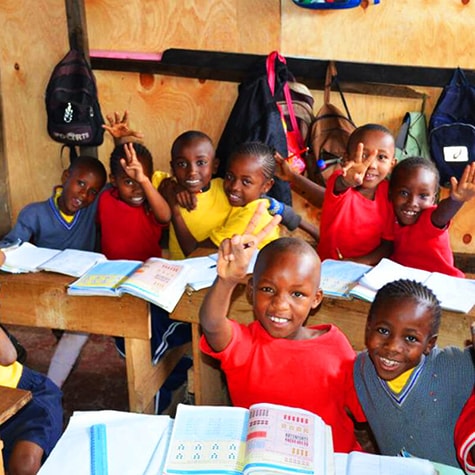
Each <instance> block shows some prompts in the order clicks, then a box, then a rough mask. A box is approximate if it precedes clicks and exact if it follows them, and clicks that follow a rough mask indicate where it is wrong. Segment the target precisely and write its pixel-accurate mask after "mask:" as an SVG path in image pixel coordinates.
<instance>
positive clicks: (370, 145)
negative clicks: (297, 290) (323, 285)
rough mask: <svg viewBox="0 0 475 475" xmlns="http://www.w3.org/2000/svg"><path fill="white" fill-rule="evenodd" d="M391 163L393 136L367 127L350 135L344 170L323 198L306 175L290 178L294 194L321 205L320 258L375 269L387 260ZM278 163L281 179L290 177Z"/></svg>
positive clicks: (332, 179)
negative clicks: (388, 179) (338, 260)
mask: <svg viewBox="0 0 475 475" xmlns="http://www.w3.org/2000/svg"><path fill="white" fill-rule="evenodd" d="M395 163H396V159H395V145H394V138H393V136H392V134H391V132H390V131H389V130H388V129H387V128H386V127H383V126H382V125H379V124H366V125H363V126H361V127H358V128H357V129H355V130H354V131H353V132H352V134H351V135H350V138H349V140H348V150H347V154H346V156H345V159H344V163H343V165H344V166H343V168H342V169H341V170H336V171H335V172H334V173H333V174H332V175H331V177H330V178H329V179H328V183H327V188H326V190H325V195H324V198H323V200H322V197H321V195H322V188H321V187H320V186H318V185H316V184H314V183H311V182H310V180H309V179H308V178H305V177H300V178H298V181H296V180H297V178H296V177H295V176H294V175H292V176H293V178H292V179H291V183H292V184H294V183H295V185H296V186H295V187H293V189H295V191H296V192H297V193H299V192H300V193H301V194H302V196H304V197H305V198H306V199H308V200H309V201H310V202H311V203H313V204H316V205H318V204H321V203H323V207H322V214H321V219H320V241H319V244H318V246H317V251H318V255H319V256H320V258H321V259H322V260H325V259H349V260H353V261H356V262H361V263H364V264H370V265H374V264H377V263H378V262H379V261H380V260H381V258H383V257H389V255H390V253H391V250H392V242H391V241H392V239H393V235H392V220H393V214H392V209H391V204H390V202H389V200H388V182H387V180H386V178H387V176H388V175H389V173H390V172H391V170H392V167H393V166H394V164H395ZM279 164H280V172H279V176H281V177H284V178H285V176H287V177H289V176H290V175H289V172H288V171H287V172H286V166H285V163H284V162H283V160H282V159H280V161H279ZM282 174H283V175H282ZM287 179H289V178H287ZM309 182H310V183H309Z"/></svg>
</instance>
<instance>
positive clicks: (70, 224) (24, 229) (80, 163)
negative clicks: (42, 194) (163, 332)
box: [2, 156, 107, 387]
mask: <svg viewBox="0 0 475 475" xmlns="http://www.w3.org/2000/svg"><path fill="white" fill-rule="evenodd" d="M106 179H107V173H106V170H105V168H104V165H103V164H102V163H101V162H100V161H99V160H98V159H97V158H94V157H88V156H80V157H78V158H76V159H75V160H73V161H72V163H71V164H70V166H69V167H68V169H66V170H64V171H63V173H62V176H61V185H59V186H56V187H55V188H54V190H53V195H52V196H51V197H50V198H49V199H48V200H46V201H41V202H37V203H31V204H29V205H27V206H25V207H24V208H23V209H22V210H21V211H20V213H19V215H18V219H17V221H16V223H15V226H14V227H13V229H12V230H11V231H10V232H9V233H8V234H7V235H6V236H5V238H4V240H3V241H2V242H4V241H5V242H15V241H17V240H18V239H19V240H20V241H22V242H26V241H29V242H32V243H33V244H35V245H36V246H40V247H48V248H51V249H59V250H63V249H68V248H71V249H80V250H83V251H94V250H95V247H96V224H95V219H96V209H97V200H96V197H97V196H98V195H99V192H100V191H101V189H102V188H103V186H104V184H105V183H106ZM87 338H88V336H87V335H86V334H84V333H78V332H64V333H63V334H62V336H61V339H60V340H59V342H58V345H57V346H56V349H55V352H54V354H53V357H52V359H51V362H50V367H49V370H48V376H49V377H50V378H51V379H52V380H53V382H54V383H56V385H57V386H58V387H61V386H62V384H63V383H64V381H65V380H66V378H67V377H68V375H69V373H70V371H71V369H72V367H73V364H74V362H75V361H76V359H77V357H78V355H79V353H80V351H81V348H82V347H83V346H84V344H85V343H86V341H87Z"/></svg>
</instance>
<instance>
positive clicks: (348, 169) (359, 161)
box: [342, 142, 378, 188]
mask: <svg viewBox="0 0 475 475" xmlns="http://www.w3.org/2000/svg"><path fill="white" fill-rule="evenodd" d="M377 154H378V150H377V149H374V150H371V151H370V152H369V153H367V154H365V153H364V144H363V143H362V142H360V143H359V144H358V145H357V147H356V151H355V153H354V155H353V156H351V157H350V158H349V160H347V161H345V162H344V164H343V166H342V171H343V183H344V185H346V186H347V187H349V188H353V187H355V186H360V185H361V184H362V183H363V180H364V176H365V174H366V172H367V170H368V168H369V167H370V166H371V164H372V163H373V161H374V159H375V158H376V156H377Z"/></svg>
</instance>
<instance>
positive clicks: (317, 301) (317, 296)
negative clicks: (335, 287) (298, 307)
mask: <svg viewBox="0 0 475 475" xmlns="http://www.w3.org/2000/svg"><path fill="white" fill-rule="evenodd" d="M322 300H323V290H322V289H318V290H317V292H316V293H315V295H314V296H313V302H312V308H317V307H318V306H319V305H320V303H321V301H322Z"/></svg>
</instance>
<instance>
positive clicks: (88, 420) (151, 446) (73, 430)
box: [38, 411, 173, 475]
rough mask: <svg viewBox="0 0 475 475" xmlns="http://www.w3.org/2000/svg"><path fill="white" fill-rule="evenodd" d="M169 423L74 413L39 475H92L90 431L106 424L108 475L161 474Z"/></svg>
mask: <svg viewBox="0 0 475 475" xmlns="http://www.w3.org/2000/svg"><path fill="white" fill-rule="evenodd" d="M172 422H173V421H172V419H170V417H169V416H156V415H148V414H135V413H131V412H120V411H85V412H74V414H73V416H72V417H71V419H70V420H69V424H68V426H67V428H66V430H65V432H64V433H63V435H62V436H61V438H60V439H59V441H58V443H57V444H56V446H55V448H54V449H53V451H52V452H51V454H50V456H49V457H48V458H47V459H46V462H45V463H44V465H43V466H42V467H41V469H40V471H39V472H38V475H58V474H67V475H84V474H89V473H91V437H90V428H91V426H92V425H94V424H99V423H104V424H106V441H107V454H106V456H107V464H108V468H109V474H111V475H114V474H120V475H137V474H141V475H145V474H146V475H157V474H159V473H162V471H161V464H162V461H163V460H164V459H165V454H166V451H167V448H168V447H167V445H168V436H169V432H170V427H171V425H172Z"/></svg>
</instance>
